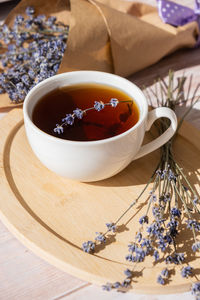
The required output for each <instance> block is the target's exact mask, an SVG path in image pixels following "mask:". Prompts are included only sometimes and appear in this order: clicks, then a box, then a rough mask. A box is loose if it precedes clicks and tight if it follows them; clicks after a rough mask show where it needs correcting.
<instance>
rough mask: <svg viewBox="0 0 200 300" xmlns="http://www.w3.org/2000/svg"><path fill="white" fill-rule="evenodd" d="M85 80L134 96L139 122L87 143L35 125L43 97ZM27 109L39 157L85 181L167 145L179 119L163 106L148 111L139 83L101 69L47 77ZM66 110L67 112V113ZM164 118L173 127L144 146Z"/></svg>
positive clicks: (26, 118) (27, 126)
mask: <svg viewBox="0 0 200 300" xmlns="http://www.w3.org/2000/svg"><path fill="white" fill-rule="evenodd" d="M84 83H97V84H98V83H99V84H103V85H108V86H111V87H114V88H117V89H121V90H122V91H124V92H125V93H126V94H128V95H130V98H131V99H134V100H135V102H136V103H137V106H138V108H139V120H138V122H137V123H136V124H135V125H134V126H133V127H132V128H130V129H129V130H127V131H126V132H124V133H121V134H119V135H117V136H114V137H111V138H107V139H103V140H99V141H85V142H83V141H80V142H79V141H70V140H63V139H60V138H59V137H58V138H57V137H54V136H51V135H49V134H47V133H45V132H43V131H42V130H40V129H39V128H38V127H36V126H35V125H34V124H33V122H32V112H33V109H34V107H35V105H36V103H37V102H38V100H40V99H41V97H43V96H44V95H45V94H47V93H49V92H50V91H52V90H54V89H56V88H58V87H62V86H70V85H73V84H84ZM80 108H81V107H80ZM23 112H24V123H25V129H26V134H27V137H28V140H29V143H30V145H31V147H32V150H33V152H34V153H35V155H36V156H37V157H38V158H39V160H40V161H41V162H42V163H43V164H44V165H45V166H46V167H47V168H48V169H50V170H52V171H53V172H55V173H57V174H59V175H61V176H64V177H67V178H71V179H75V180H78V181H83V182H90V181H97V180H102V179H106V178H108V177H111V176H113V175H115V174H117V173H118V172H120V171H121V170H123V169H124V168H125V167H126V166H127V165H128V164H129V163H130V162H131V161H133V160H135V159H137V158H140V157H142V156H144V155H146V154H148V153H150V152H152V151H154V150H155V149H157V148H159V147H160V146H162V145H163V144H165V143H166V142H167V141H168V140H169V139H170V138H171V137H172V136H173V134H174V133H175V131H176V128H177V118H176V115H175V113H174V112H173V111H172V110H171V109H169V108H165V107H159V108H156V109H154V110H152V111H151V112H148V104H147V100H146V98H145V96H144V94H143V93H142V91H141V90H140V89H139V88H138V87H137V86H136V85H134V84H133V83H132V82H130V81H128V80H127V79H124V78H122V77H119V76H117V75H113V74H109V73H103V72H97V71H77V72H68V73H63V74H59V75H56V76H53V77H51V78H48V79H46V80H44V81H43V82H41V83H39V84H38V85H36V86H35V87H34V88H33V89H32V90H31V91H30V92H29V93H28V94H27V96H26V99H25V101H24V106H23ZM66 113H68V112H63V114H64V115H65V114H66ZM69 113H70V112H69ZM161 117H166V118H168V119H170V121H171V125H170V127H169V128H168V129H167V130H166V131H165V132H164V133H163V134H162V135H161V136H159V137H158V138H156V139H155V140H153V141H152V142H150V143H148V144H146V145H144V146H141V145H142V141H143V138H144V134H145V131H147V130H149V129H150V127H151V125H152V124H153V122H154V121H155V120H156V119H158V118H161Z"/></svg>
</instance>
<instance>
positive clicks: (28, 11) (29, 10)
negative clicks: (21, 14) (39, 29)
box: [26, 6, 35, 17]
mask: <svg viewBox="0 0 200 300" xmlns="http://www.w3.org/2000/svg"><path fill="white" fill-rule="evenodd" d="M34 13H35V9H34V7H32V6H28V7H27V8H26V14H27V16H29V17H32V16H33V15H34Z"/></svg>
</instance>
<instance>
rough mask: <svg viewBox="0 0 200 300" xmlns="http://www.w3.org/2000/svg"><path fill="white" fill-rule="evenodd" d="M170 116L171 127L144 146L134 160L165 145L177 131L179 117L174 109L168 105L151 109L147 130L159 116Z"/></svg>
mask: <svg viewBox="0 0 200 300" xmlns="http://www.w3.org/2000/svg"><path fill="white" fill-rule="evenodd" d="M162 117H165V118H168V119H170V121H171V124H170V127H169V128H168V129H167V130H166V131H165V132H164V133H163V134H161V135H160V136H159V137H157V138H156V139H155V140H153V141H152V142H150V143H148V144H146V145H144V146H142V147H141V148H140V150H139V152H138V153H137V154H136V156H135V157H134V158H133V160H135V159H138V158H140V157H142V156H144V155H146V154H148V153H150V152H152V151H154V150H156V149H158V148H159V147H161V146H162V145H164V144H165V143H166V142H167V141H168V140H169V139H170V138H171V137H172V136H173V135H174V133H175V132H176V128H177V117H176V114H175V113H174V111H173V110H171V109H170V108H168V107H158V108H155V109H154V110H152V111H150V112H149V113H148V116H147V124H146V131H148V130H149V129H150V128H151V125H152V124H153V123H154V122H155V120H157V119H159V118H162Z"/></svg>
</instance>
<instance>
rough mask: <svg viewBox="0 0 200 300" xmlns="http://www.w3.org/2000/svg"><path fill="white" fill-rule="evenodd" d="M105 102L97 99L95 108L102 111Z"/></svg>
mask: <svg viewBox="0 0 200 300" xmlns="http://www.w3.org/2000/svg"><path fill="white" fill-rule="evenodd" d="M104 106H105V105H104V103H103V102H102V101H95V102H94V109H96V110H97V111H101V110H102V109H104Z"/></svg>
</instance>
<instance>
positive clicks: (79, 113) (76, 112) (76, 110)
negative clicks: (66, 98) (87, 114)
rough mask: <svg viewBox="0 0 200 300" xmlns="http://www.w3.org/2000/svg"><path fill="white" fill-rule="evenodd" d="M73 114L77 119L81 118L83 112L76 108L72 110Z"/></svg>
mask: <svg viewBox="0 0 200 300" xmlns="http://www.w3.org/2000/svg"><path fill="white" fill-rule="evenodd" d="M73 113H74V115H75V116H76V117H77V118H78V119H82V118H83V114H84V111H83V110H82V109H80V108H76V109H75V110H73Z"/></svg>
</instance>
